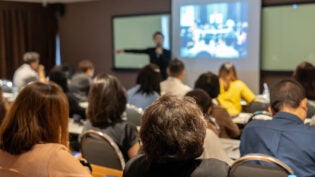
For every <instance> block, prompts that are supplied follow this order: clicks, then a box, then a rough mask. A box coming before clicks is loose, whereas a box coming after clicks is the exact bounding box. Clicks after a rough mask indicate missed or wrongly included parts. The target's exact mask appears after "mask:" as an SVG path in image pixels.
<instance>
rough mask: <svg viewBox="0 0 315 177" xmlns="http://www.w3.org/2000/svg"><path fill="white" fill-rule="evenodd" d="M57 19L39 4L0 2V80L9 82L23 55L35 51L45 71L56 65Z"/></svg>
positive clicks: (52, 12) (49, 9)
mask: <svg viewBox="0 0 315 177" xmlns="http://www.w3.org/2000/svg"><path fill="white" fill-rule="evenodd" d="M56 33H57V19H56V17H55V15H54V11H53V10H52V9H51V8H47V7H43V6H42V5H41V4H31V3H16V2H12V3H11V2H0V78H2V79H8V80H12V77H13V74H14V71H15V70H16V69H17V68H18V67H19V66H20V65H21V64H23V54H24V53H25V52H27V51H36V52H38V53H39V54H40V63H41V64H43V65H44V66H45V69H46V71H48V70H49V69H50V68H51V67H53V66H54V64H55V41H56V39H55V38H56Z"/></svg>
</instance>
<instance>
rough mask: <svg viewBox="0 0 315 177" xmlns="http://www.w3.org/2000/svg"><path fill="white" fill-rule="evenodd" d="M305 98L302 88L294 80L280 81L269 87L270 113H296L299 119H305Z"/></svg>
mask: <svg viewBox="0 0 315 177" xmlns="http://www.w3.org/2000/svg"><path fill="white" fill-rule="evenodd" d="M306 102H307V100H306V97H305V91H304V88H303V87H302V86H301V85H300V84H299V83H298V82H296V81H294V80H282V81H280V82H278V83H276V84H275V85H273V86H272V87H271V90H270V111H271V113H272V114H275V113H277V112H279V111H283V112H296V113H297V114H298V115H299V117H300V118H303V119H304V118H305V117H306V112H307V108H306Z"/></svg>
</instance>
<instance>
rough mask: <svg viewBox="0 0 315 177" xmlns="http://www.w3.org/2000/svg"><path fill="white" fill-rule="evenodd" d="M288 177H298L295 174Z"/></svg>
mask: <svg viewBox="0 0 315 177" xmlns="http://www.w3.org/2000/svg"><path fill="white" fill-rule="evenodd" d="M288 177H297V176H296V175H294V174H289V175H288Z"/></svg>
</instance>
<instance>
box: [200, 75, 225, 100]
mask: <svg viewBox="0 0 315 177" xmlns="http://www.w3.org/2000/svg"><path fill="white" fill-rule="evenodd" d="M198 88H199V89H202V90H204V91H206V92H207V93H208V95H209V96H210V97H211V98H216V97H217V96H218V95H219V93H220V82H219V77H218V76H217V75H215V74H213V73H212V72H206V73H203V74H201V75H200V76H199V77H198V79H197V80H196V82H195V89H198Z"/></svg>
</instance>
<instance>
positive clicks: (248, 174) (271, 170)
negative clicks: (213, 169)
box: [228, 153, 294, 177]
mask: <svg viewBox="0 0 315 177" xmlns="http://www.w3.org/2000/svg"><path fill="white" fill-rule="evenodd" d="M252 161H260V162H265V163H270V164H272V165H273V166H265V165H258V164H252V163H249V162H252ZM289 174H294V173H293V170H292V169H291V168H290V167H289V166H288V165H286V164H285V163H283V162H282V161H280V160H278V159H276V158H274V157H271V156H267V155H264V154H256V153H255V154H248V155H245V156H243V157H241V158H239V159H238V160H236V161H235V162H234V163H233V164H232V166H231V168H230V170H229V175H228V177H253V176H254V177H266V176H268V177H287V176H288V175H289Z"/></svg>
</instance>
